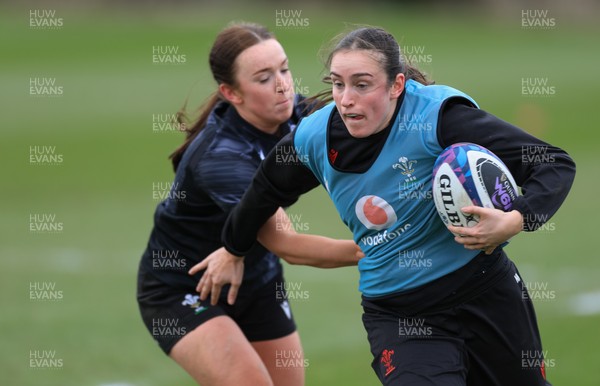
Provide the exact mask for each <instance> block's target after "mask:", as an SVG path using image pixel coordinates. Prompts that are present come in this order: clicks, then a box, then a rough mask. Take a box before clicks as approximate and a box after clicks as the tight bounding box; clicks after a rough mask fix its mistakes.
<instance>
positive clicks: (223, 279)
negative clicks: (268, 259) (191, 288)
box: [188, 247, 244, 305]
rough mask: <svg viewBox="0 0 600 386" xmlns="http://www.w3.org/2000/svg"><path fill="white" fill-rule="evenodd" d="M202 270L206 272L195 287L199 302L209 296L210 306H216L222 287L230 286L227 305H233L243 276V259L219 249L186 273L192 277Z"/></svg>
mask: <svg viewBox="0 0 600 386" xmlns="http://www.w3.org/2000/svg"><path fill="white" fill-rule="evenodd" d="M202 270H206V271H205V272H204V274H203V275H202V278H201V279H200V281H199V282H198V285H197V286H196V291H198V292H199V293H200V300H206V298H207V297H208V295H209V294H210V304H212V305H215V304H217V302H218V300H219V296H220V295H221V289H222V288H223V286H224V285H226V284H231V286H230V287H229V292H228V293H227V303H229V304H233V303H235V299H236V298H237V294H238V290H239V288H240V285H241V284H242V278H243V276H244V258H243V257H239V256H235V255H232V254H231V253H229V252H227V250H226V249H225V248H223V247H221V248H219V249H217V250H216V251H214V252H213V253H211V254H210V255H208V256H207V257H206V258H205V259H204V260H202V261H201V262H200V263H198V264H196V265H194V266H193V267H192V269H190V270H189V272H188V273H189V274H190V275H194V274H196V273H197V272H200V271H202Z"/></svg>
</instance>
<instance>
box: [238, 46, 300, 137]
mask: <svg viewBox="0 0 600 386" xmlns="http://www.w3.org/2000/svg"><path fill="white" fill-rule="evenodd" d="M234 69H235V72H236V80H237V86H236V87H235V88H233V89H231V92H232V96H231V97H228V98H227V99H229V100H230V102H231V103H232V104H233V105H234V106H235V108H236V109H237V111H238V113H239V114H240V115H241V116H242V118H244V119H245V120H246V121H248V122H249V123H251V124H252V125H254V126H255V127H257V128H258V129H260V130H263V131H265V132H268V133H271V134H272V133H275V132H276V131H277V129H278V127H279V125H281V124H282V123H284V122H286V121H287V120H289V119H290V117H291V116H292V111H293V108H294V89H293V81H292V74H291V73H290V70H289V69H288V59H287V56H286V54H285V51H284V50H283V47H282V46H281V44H279V42H278V41H277V40H275V39H269V40H265V41H263V42H260V43H258V44H255V45H253V46H251V47H248V48H247V49H245V50H244V51H242V53H241V54H240V55H238V57H237V58H236V60H235V63H234Z"/></svg>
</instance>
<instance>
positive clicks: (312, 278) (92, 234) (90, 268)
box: [0, 3, 600, 386]
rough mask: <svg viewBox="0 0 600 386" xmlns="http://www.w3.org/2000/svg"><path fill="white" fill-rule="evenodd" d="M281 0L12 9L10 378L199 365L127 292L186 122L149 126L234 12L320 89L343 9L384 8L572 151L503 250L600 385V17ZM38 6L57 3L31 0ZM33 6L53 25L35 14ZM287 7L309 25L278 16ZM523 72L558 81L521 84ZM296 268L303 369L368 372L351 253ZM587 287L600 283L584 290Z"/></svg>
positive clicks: (87, 381) (202, 65)
mask: <svg viewBox="0 0 600 386" xmlns="http://www.w3.org/2000/svg"><path fill="white" fill-rule="evenodd" d="M288 5H289V3H287V5H286V6H285V7H284V8H285V10H293V11H294V12H296V13H295V14H289V13H288V15H294V16H287V18H286V17H285V16H278V15H281V14H278V13H277V11H278V10H281V9H282V8H281V7H268V6H265V7H263V8H261V9H258V10H257V9H236V10H234V11H232V10H229V11H224V10H220V9H217V8H189V9H188V8H186V9H179V10H177V11H172V10H171V11H167V10H160V9H156V10H147V11H138V10H134V9H96V8H93V9H92V8H90V9H87V8H73V9H69V8H64V7H59V6H56V7H52V6H49V5H47V4H45V5H44V6H38V7H25V6H22V7H14V8H3V9H0V11H1V12H0V23H1V25H2V26H3V33H2V35H3V37H2V38H1V39H2V40H0V44H1V46H0V47H1V52H2V54H1V57H2V59H1V60H0V85H1V86H0V102H1V104H2V106H3V109H2V110H3V114H2V116H1V126H2V129H1V131H0V149H1V150H0V160H1V161H2V169H1V170H2V181H3V184H2V198H3V199H2V210H1V213H2V215H1V217H0V231H1V232H0V235H1V236H0V239H1V242H0V253H1V262H2V268H3V269H2V273H1V274H0V277H1V280H0V299H1V301H2V305H3V311H2V312H0V334H1V344H0V357H1V358H2V359H1V361H0V384H2V385H23V386H33V385H36V386H37V385H79V386H83V385H90V386H95V385H109V384H112V385H136V386H138V385H147V386H151V385H172V386H176V385H190V384H192V381H191V380H190V378H189V377H188V376H187V375H186V374H185V373H184V372H183V371H182V370H180V369H179V368H178V367H177V366H176V365H175V364H174V363H172V362H171V361H170V360H169V359H167V358H166V357H165V356H164V355H163V354H162V352H160V350H159V349H158V348H157V347H156V345H155V344H154V342H153V340H152V339H151V337H150V335H149V334H148V332H147V331H146V330H145V328H144V327H143V325H142V323H141V319H140V317H139V314H138V309H137V304H136V302H135V279H136V277H135V275H136V269H137V264H138V260H139V256H140V254H141V252H142V251H143V248H144V246H145V243H146V241H147V237H148V234H149V231H150V229H151V220H152V213H153V210H154V207H155V205H156V204H157V203H158V201H157V200H156V199H155V198H154V197H153V195H154V193H155V190H156V189H155V188H154V186H156V184H160V183H167V182H169V181H170V180H171V179H172V176H173V175H172V171H171V169H170V164H169V162H168V161H167V155H168V154H169V152H170V151H171V150H172V149H174V148H175V147H176V146H177V145H178V144H179V143H180V142H181V140H182V138H181V136H180V134H179V133H177V132H174V131H166V132H164V131H155V130H154V126H153V123H155V120H157V119H158V120H160V118H156V117H157V116H159V117H161V116H162V117H164V116H166V115H168V114H172V113H174V112H175V111H177V109H179V108H180V107H181V106H182V104H183V102H184V100H185V99H186V97H188V95H189V106H190V107H191V109H193V108H195V106H197V105H199V104H200V102H201V101H202V100H203V99H204V98H205V97H206V96H207V95H208V94H209V93H210V92H211V91H212V90H213V89H214V84H213V82H212V80H211V78H210V76H209V74H208V69H207V52H208V49H209V46H210V44H211V43H212V40H213V38H214V36H215V35H216V33H217V31H218V30H220V29H221V28H222V27H223V26H225V25H226V24H227V23H228V22H229V21H230V20H240V19H245V20H253V21H257V22H260V23H263V24H265V25H267V26H269V27H270V28H271V29H272V30H273V31H274V32H275V33H276V34H277V36H278V37H279V39H280V41H281V42H282V44H283V45H284V47H285V48H286V50H287V53H288V56H289V57H290V63H291V69H292V71H293V74H294V78H295V82H296V86H297V87H298V88H299V89H300V90H301V91H303V92H305V93H309V94H310V93H316V92H318V91H320V90H321V89H322V88H323V85H322V84H321V83H320V82H319V79H320V74H321V73H322V70H323V67H322V65H321V63H320V61H319V59H318V56H317V50H318V48H319V47H321V46H322V44H323V43H325V42H326V41H327V40H328V39H329V38H330V37H331V36H333V35H334V34H336V33H338V32H340V31H341V30H342V29H343V28H344V25H345V24H344V23H346V22H351V23H364V24H373V25H380V26H383V27H385V28H387V29H388V30H390V31H391V32H393V33H394V35H395V36H396V37H397V38H398V39H399V40H400V42H401V45H402V46H405V47H407V49H408V50H409V51H411V52H413V53H415V55H417V56H416V57H415V58H416V59H417V60H418V62H420V63H418V64H421V66H422V68H424V69H425V70H426V71H427V72H429V73H430V74H432V75H433V77H434V78H435V79H436V81H437V82H438V83H440V84H450V85H453V86H455V87H457V88H459V89H461V90H463V91H465V92H467V93H469V94H470V95H472V96H473V97H474V98H475V99H476V100H477V101H478V102H479V103H480V105H481V106H482V108H484V109H486V110H488V111H490V112H492V113H494V114H496V115H497V116H499V117H501V118H503V119H505V120H508V121H510V122H513V123H515V124H517V125H519V126H521V127H523V128H525V129H527V130H529V131H531V132H533V133H535V134H536V135H538V136H540V137H542V138H544V139H546V140H548V141H549V142H551V143H553V144H556V145H558V146H561V147H563V148H565V149H566V150H567V151H569V152H570V153H571V155H572V156H573V158H574V159H575V161H576V162H577V164H578V176H577V180H576V183H575V186H574V188H573V190H572V192H571V195H570V196H569V198H568V199H567V201H566V203H565V204H564V205H563V207H562V209H561V211H560V212H559V213H558V214H557V216H556V217H554V218H553V219H551V225H552V226H551V227H548V228H547V229H545V230H542V231H539V232H537V233H535V234H523V235H520V236H519V237H517V238H515V240H514V241H513V242H512V243H511V245H510V246H509V247H508V251H509V254H510V256H511V257H512V258H513V260H515V261H516V262H517V265H518V266H519V267H520V270H521V272H522V273H523V275H524V277H525V280H526V281H528V282H530V283H532V284H533V285H535V286H538V288H539V289H540V290H539V294H540V298H539V299H536V301H535V303H536V306H537V311H538V319H539V324H540V328H541V332H542V338H543V341H544V345H545V350H547V358H548V359H550V360H551V361H550V362H548V363H549V364H550V366H548V369H547V372H548V376H549V379H550V380H551V381H552V382H553V383H554V384H555V385H578V386H583V385H598V384H600V372H598V371H597V363H598V361H599V360H600V350H599V347H600V331H599V329H598V326H599V325H600V309H599V303H600V300H598V293H599V291H600V280H599V278H600V261H599V259H598V257H599V256H598V251H597V248H596V247H594V245H595V242H594V241H593V239H594V238H595V237H597V236H596V235H595V231H594V229H595V228H594V225H593V221H592V219H593V218H594V216H595V215H598V214H599V212H600V210H599V209H600V208H599V204H598V203H597V202H596V201H595V198H597V196H596V194H597V193H596V192H597V190H598V189H599V188H600V185H599V183H598V180H597V178H598V172H597V171H596V172H594V170H596V169H594V168H595V167H598V162H597V156H596V154H597V147H598V144H599V143H598V142H599V141H598V140H599V138H600V134H599V132H598V130H596V129H595V125H594V123H593V121H592V119H591V113H593V111H595V109H596V108H597V107H596V104H597V101H598V97H597V95H598V89H599V87H600V77H599V76H598V74H597V71H598V68H599V65H600V51H598V49H597V47H598V38H597V37H598V36H599V33H600V28H598V27H597V26H592V24H591V23H584V22H577V21H576V20H575V21H574V20H570V19H567V18H564V19H561V17H560V15H557V14H554V16H553V17H555V18H556V24H555V26H554V27H553V28H549V29H542V28H532V29H526V28H522V21H521V14H520V13H516V14H514V15H513V16H506V17H504V18H497V17H492V16H491V15H487V14H485V13H481V14H474V13H471V14H469V13H467V14H462V15H458V14H456V15H448V14H446V15H428V14H427V13H425V12H424V11H423V12H418V11H413V12H408V13H406V12H403V11H402V10H401V9H395V8H378V7H369V8H368V9H361V8H353V7H344V8H343V10H340V9H339V8H338V9H333V8H332V9H327V8H310V7H303V6H288ZM40 9H44V10H54V11H55V14H54V15H50V14H44V13H41V14H39V13H34V14H33V16H32V15H31V13H30V11H32V10H40ZM298 11H300V12H301V15H299V14H298V13H297V12H298ZM550 14H551V15H553V13H552V11H550ZM32 18H33V19H34V23H42V24H43V23H46V24H52V23H54V24H55V25H56V27H57V28H40V29H36V28H32V27H31V19H32ZM58 19H61V22H60V23H59V22H58ZM292 19H294V21H295V19H298V21H299V22H300V24H302V25H301V26H298V27H294V28H292V27H284V26H282V24H286V25H289V21H290V20H292ZM305 19H306V20H305ZM57 24H61V25H60V26H58V25H57ZM157 46H158V47H171V48H167V49H170V50H171V53H173V52H174V51H173V50H175V49H176V50H177V54H176V55H183V56H177V57H176V58H177V59H178V60H179V61H180V63H179V64H173V63H170V64H158V63H154V62H153V47H157ZM159 49H160V48H159ZM173 55H175V54H173ZM419 55H420V56H419ZM173 58H175V56H173ZM524 79H534V81H536V82H544V81H545V82H547V86H548V87H550V88H547V89H545V91H544V90H542V92H540V93H538V94H536V95H526V93H524V92H523V89H522V82H523V80H524ZM32 87H33V92H32ZM43 87H48V88H47V89H46V91H44V89H43ZM40 90H41V91H40ZM552 90H553V91H552ZM38 91H39V92H38ZM36 93H37V94H40V93H41V95H36ZM32 156H33V158H32ZM32 159H33V160H34V162H32ZM36 160H40V162H35V161H36ZM290 212H292V213H293V214H295V215H296V216H299V217H297V218H301V221H302V223H304V224H306V225H307V227H308V228H309V232H311V233H320V234H325V235H329V236H335V237H347V236H348V233H347V231H346V230H345V229H344V228H343V226H342V224H341V222H340V220H339V218H338V216H337V214H336V213H335V211H334V210H333V208H332V206H331V204H330V203H329V201H328V199H327V197H326V196H325V195H324V194H323V192H322V191H320V190H319V191H315V192H313V193H311V194H309V195H307V196H306V197H304V198H303V199H302V200H301V201H300V202H299V203H298V204H297V205H295V206H294V207H293V208H291V209H290ZM36 229H38V231H36ZM286 273H287V279H288V280H289V281H291V282H294V283H296V284H300V285H301V286H302V289H303V290H306V291H308V294H309V297H308V298H307V299H305V300H303V301H297V302H294V303H293V304H292V306H293V308H294V312H295V317H296V319H297V322H298V325H299V329H300V333H301V335H302V338H303V344H304V348H305V355H306V358H307V359H308V363H309V366H308V368H307V369H306V373H307V385H345V386H350V385H352V386H354V385H356V386H359V385H360V386H364V385H376V384H377V381H376V379H375V377H374V375H373V373H372V371H371V368H370V360H371V359H370V354H369V349H368V345H367V341H366V334H365V333H364V330H363V327H362V324H361V322H360V314H361V309H360V306H359V303H360V302H359V293H358V291H357V277H358V276H357V273H356V271H355V269H353V268H345V269H340V270H317V269H311V268H306V267H286ZM32 291H33V292H32ZM38 294H41V295H40V296H38ZM582 294H596V296H595V298H594V297H593V296H591V295H590V297H588V299H590V298H591V300H589V301H588V302H587V303H585V304H584V305H583V306H582V308H575V305H576V304H578V303H577V299H580V298H579V297H578V296H580V295H582ZM545 295H547V296H545ZM52 297H53V298H54V299H49V298H52ZM542 297H547V299H542ZM594 307H595V308H594ZM40 363H41V364H40Z"/></svg>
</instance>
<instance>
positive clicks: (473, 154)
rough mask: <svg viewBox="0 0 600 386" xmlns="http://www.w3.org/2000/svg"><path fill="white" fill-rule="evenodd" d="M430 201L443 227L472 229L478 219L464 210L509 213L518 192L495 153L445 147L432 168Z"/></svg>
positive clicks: (465, 146) (473, 146)
mask: <svg viewBox="0 0 600 386" xmlns="http://www.w3.org/2000/svg"><path fill="white" fill-rule="evenodd" d="M432 189H433V200H434V202H435V207H436V209H437V211H438V214H439V215H440V217H441V219H442V221H443V222H444V224H446V226H447V225H454V226H463V227H472V226H475V225H477V223H478V222H479V217H478V216H476V215H470V214H469V215H467V214H465V213H463V212H461V208H464V207H465V206H471V205H476V206H481V207H484V208H496V209H500V210H502V211H505V212H507V211H510V210H511V209H512V204H513V201H514V200H515V199H516V198H517V197H518V196H519V190H518V187H517V184H516V183H515V180H514V178H513V176H512V175H511V174H510V171H509V170H508V168H507V167H506V165H504V163H503V162H502V161H501V160H500V158H498V157H497V156H496V155H495V154H494V153H492V152H491V151H489V150H487V149H486V148H484V147H482V146H479V145H476V144H474V143H457V144H454V145H452V146H449V147H447V148H446V149H444V151H442V153H441V154H440V155H439V157H438V158H437V160H436V161H435V164H434V166H433V188H432Z"/></svg>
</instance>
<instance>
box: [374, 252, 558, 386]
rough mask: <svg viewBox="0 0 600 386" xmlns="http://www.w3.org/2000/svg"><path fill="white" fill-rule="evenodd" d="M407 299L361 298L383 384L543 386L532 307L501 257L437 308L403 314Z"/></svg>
mask: <svg viewBox="0 0 600 386" xmlns="http://www.w3.org/2000/svg"><path fill="white" fill-rule="evenodd" d="M479 259H481V260H482V261H483V259H485V257H481V256H480V257H479ZM414 294H417V295H415V296H422V295H418V291H417V292H416V293H413V295H414ZM409 296H410V295H409ZM406 300H407V299H402V296H397V297H388V298H385V299H379V300H367V299H363V309H364V314H363V323H364V326H365V329H366V330H367V333H368V339H369V343H370V345H371V352H372V354H373V357H374V360H373V363H372V367H373V369H374V370H375V373H376V374H377V377H378V378H379V380H380V381H381V383H382V384H383V385H403V386H404V385H411V386H422V385H423V386H424V385H444V386H454V385H457V386H458V385H460V386H464V385H473V386H479V385H486V386H505V385H510V386H536V385H540V386H542V385H549V383H548V382H547V381H546V379H545V368H544V363H545V358H544V352H543V351H542V345H541V342H540V335H539V331H538V327H537V321H536V316H535V313H534V310H533V305H532V303H531V300H530V299H529V296H528V295H527V289H526V288H525V286H524V284H523V280H522V279H521V276H520V274H519V273H518V271H517V269H516V267H515V266H514V264H513V263H512V262H511V261H510V260H509V259H508V258H507V257H506V255H504V253H503V252H502V253H501V255H500V256H499V257H497V258H496V260H495V261H494V263H493V265H491V266H486V267H485V269H480V270H479V271H477V272H475V273H474V274H473V275H472V280H470V281H469V282H467V283H466V285H464V286H463V287H459V288H457V289H456V290H455V291H452V292H451V293H450V294H449V296H448V297H447V298H445V299H444V301H442V302H439V303H438V304H437V305H434V306H431V307H428V308H427V309H425V310H420V311H419V312H418V313H415V314H411V313H408V314H407V313H406V312H404V311H405V308H404V307H402V306H398V305H402V304H403V303H404V302H406Z"/></svg>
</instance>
